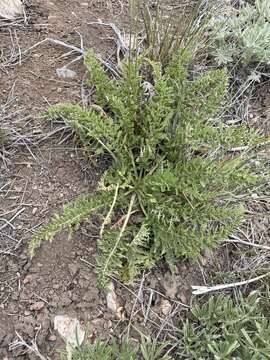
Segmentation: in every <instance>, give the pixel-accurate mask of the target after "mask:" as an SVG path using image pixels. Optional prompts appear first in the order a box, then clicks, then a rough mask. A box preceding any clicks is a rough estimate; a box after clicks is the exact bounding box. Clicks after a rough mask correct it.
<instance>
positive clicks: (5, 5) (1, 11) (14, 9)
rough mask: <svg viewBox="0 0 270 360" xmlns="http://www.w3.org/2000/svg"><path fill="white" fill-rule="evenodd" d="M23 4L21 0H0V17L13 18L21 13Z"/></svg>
mask: <svg viewBox="0 0 270 360" xmlns="http://www.w3.org/2000/svg"><path fill="white" fill-rule="evenodd" d="M23 12H24V10H23V4H22V2H21V0H0V17H2V18H4V19H7V20H14V19H16V17H18V16H21V15H23Z"/></svg>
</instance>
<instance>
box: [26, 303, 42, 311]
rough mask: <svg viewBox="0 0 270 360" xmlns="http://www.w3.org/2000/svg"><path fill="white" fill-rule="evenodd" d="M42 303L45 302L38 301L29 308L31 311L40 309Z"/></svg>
mask: <svg viewBox="0 0 270 360" xmlns="http://www.w3.org/2000/svg"><path fill="white" fill-rule="evenodd" d="M44 305H45V304H44V302H43V301H38V302H36V303H34V304H32V305H31V306H30V310H31V311H40V310H41V309H43V308H44Z"/></svg>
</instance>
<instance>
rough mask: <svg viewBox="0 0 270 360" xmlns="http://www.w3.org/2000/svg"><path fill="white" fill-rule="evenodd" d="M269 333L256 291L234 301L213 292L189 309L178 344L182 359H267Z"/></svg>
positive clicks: (268, 354)
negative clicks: (235, 302) (200, 304)
mask: <svg viewBox="0 0 270 360" xmlns="http://www.w3.org/2000/svg"><path fill="white" fill-rule="evenodd" d="M269 336H270V322H269V319H268V318H267V317H266V316H265V314H264V313H263V309H262V307H261V305H260V302H259V297H258V294H257V293H256V292H254V293H251V294H250V296H249V297H248V298H247V299H243V298H241V299H240V301H239V303H238V304H237V305H235V304H234V303H233V301H232V300H231V298H230V297H228V296H223V295H220V296H214V297H212V298H210V300H209V301H208V302H207V303H206V304H204V305H203V306H198V307H195V308H193V309H191V316H190V319H189V320H188V321H187V322H186V324H185V325H184V329H183V338H182V340H181V344H180V347H179V349H180V354H181V359H189V360H191V359H194V360H195V359H196V360H197V359H209V360H211V359H213V360H214V359H224V360H225V359H227V360H230V359H235V360H243V359H245V360H262V359H269V357H270V344H269V341H268V339H269Z"/></svg>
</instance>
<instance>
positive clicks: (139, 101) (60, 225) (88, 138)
mask: <svg viewBox="0 0 270 360" xmlns="http://www.w3.org/2000/svg"><path fill="white" fill-rule="evenodd" d="M187 64H188V56H187V54H186V53H185V52H179V53H177V54H176V55H174V56H173V58H172V59H171V61H170V62H169V65H168V66H166V67H165V69H164V68H163V67H162V66H161V65H160V64H159V63H154V62H151V61H150V60H147V59H146V58H145V57H144V56H141V57H138V58H137V59H136V61H134V62H132V61H128V62H127V63H125V64H124V65H123V76H122V78H121V79H120V80H111V79H110V78H109V77H108V76H107V74H106V72H105V71H104V70H103V68H102V67H101V65H100V64H99V62H98V61H97V60H96V58H95V56H94V54H93V52H92V51H89V52H88V54H87V56H86V58H85V65H86V66H87V68H88V69H89V73H90V82H91V83H92V84H94V85H95V89H96V91H95V95H94V98H93V101H94V102H95V104H96V105H98V106H96V105H95V106H94V107H90V108H82V107H81V106H79V105H72V104H60V105H57V106H55V107H52V108H51V109H50V110H49V111H48V113H47V114H46V117H47V118H49V119H52V118H59V117H60V118H62V119H63V120H64V121H65V123H66V124H67V125H68V126H69V127H71V128H72V129H73V130H74V132H75V133H76V134H77V135H78V136H79V139H80V141H81V142H82V143H83V144H84V146H85V147H86V148H87V149H89V151H93V149H94V150H95V151H97V149H98V150H99V151H100V149H102V151H103V152H104V153H107V154H110V156H111V158H112V165H111V167H110V169H109V170H108V171H107V172H106V173H105V174H104V176H103V178H102V181H101V183H100V185H99V187H98V189H97V191H96V193H95V194H92V195H90V196H88V197H87V198H86V199H81V200H79V201H78V202H77V203H75V205H74V206H72V205H70V206H68V207H67V208H66V209H65V210H64V213H63V215H61V216H59V217H57V218H55V220H54V221H53V222H52V223H51V224H50V225H48V227H45V228H42V229H41V230H39V231H38V232H37V233H36V234H35V236H34V238H33V239H32V242H31V245H30V247H31V251H32V252H33V251H34V249H35V248H36V247H37V246H38V245H39V244H40V242H41V241H42V240H43V239H49V240H51V238H52V237H53V236H54V235H55V234H56V233H57V232H58V231H61V230H63V229H64V228H67V227H72V226H73V225H75V224H77V223H79V222H81V221H82V220H83V218H87V217H88V216H89V215H90V214H91V213H93V212H94V211H95V212H98V213H99V214H100V215H101V216H103V218H104V221H103V224H102V226H101V231H100V240H99V243H98V244H99V249H100V256H99V258H98V261H97V263H98V268H99V271H98V273H99V276H100V280H101V283H103V284H104V283H105V280H106V277H107V275H108V274H110V275H116V276H118V277H119V276H120V277H121V278H122V279H124V280H126V281H130V280H132V279H134V277H135V276H136V275H137V274H138V272H140V271H141V270H142V269H143V268H148V267H151V266H153V265H154V264H155V263H156V262H157V261H158V260H159V259H161V258H165V259H166V261H167V262H168V263H169V264H170V266H171V267H173V266H174V264H175V261H176V260H177V259H179V258H180V257H187V258H192V259H196V258H197V257H198V256H199V255H200V253H201V251H202V250H204V249H208V248H213V247H214V246H216V245H217V244H218V242H219V240H220V239H222V238H226V237H227V236H228V235H229V234H230V233H231V232H232V231H233V230H234V228H235V227H236V226H237V225H238V224H239V222H240V220H241V218H242V215H243V206H242V204H241V203H239V200H238V198H237V196H236V195H238V194H239V193H241V192H242V191H245V190H246V189H247V187H248V186H250V184H253V183H256V182H257V181H258V178H257V177H256V176H254V175H252V171H251V170H250V167H249V162H248V154H247V152H244V153H241V154H240V155H239V154H238V155H237V153H235V152H233V151H231V149H232V148H234V147H235V146H242V145H244V146H247V147H252V146H253V145H255V144H257V143H258V142H260V141H261V139H260V136H259V135H258V134H257V133H256V132H254V131H253V132H251V131H250V130H249V129H248V128H247V127H246V126H244V125H241V126H239V127H233V126H231V127H227V126H225V125H224V124H223V123H221V122H220V121H218V120H217V119H215V114H216V113H217V111H218V109H219V107H220V105H221V104H222V101H223V98H224V95H225V93H226V89H227V75H226V72H225V71H224V70H214V71H211V72H208V73H206V74H204V75H202V76H199V77H198V78H194V79H192V78H191V77H190V76H189V74H188V71H187ZM146 89H148V92H146ZM149 89H150V90H149ZM99 109H103V111H99ZM104 111H105V112H104ZM119 210H121V212H119ZM121 214H124V216H122V215H121Z"/></svg>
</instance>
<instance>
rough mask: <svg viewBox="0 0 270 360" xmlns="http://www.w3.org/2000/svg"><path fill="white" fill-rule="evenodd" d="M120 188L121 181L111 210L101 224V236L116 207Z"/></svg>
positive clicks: (116, 189) (117, 186)
mask: <svg viewBox="0 0 270 360" xmlns="http://www.w3.org/2000/svg"><path fill="white" fill-rule="evenodd" d="M118 190H119V183H118V184H117V185H116V188H115V192H114V198H113V202H112V204H111V207H110V210H109V211H108V214H107V215H106V217H105V219H104V221H103V223H102V225H101V228H100V232H99V235H100V238H102V235H103V231H104V227H105V225H106V224H108V222H109V221H110V217H111V216H112V212H113V209H114V207H115V203H116V200H117V196H118Z"/></svg>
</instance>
